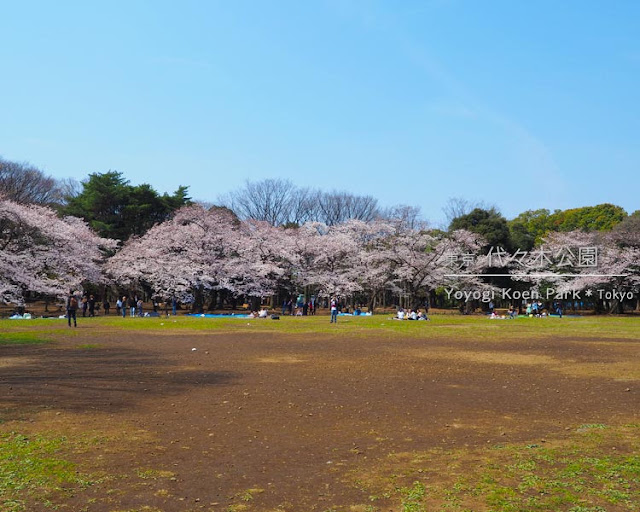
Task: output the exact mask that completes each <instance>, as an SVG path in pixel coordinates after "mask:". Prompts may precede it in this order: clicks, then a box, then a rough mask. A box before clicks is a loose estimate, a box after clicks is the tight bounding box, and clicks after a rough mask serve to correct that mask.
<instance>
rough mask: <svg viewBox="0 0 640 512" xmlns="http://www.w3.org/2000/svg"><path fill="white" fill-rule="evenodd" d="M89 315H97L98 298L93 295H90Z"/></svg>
mask: <svg viewBox="0 0 640 512" xmlns="http://www.w3.org/2000/svg"><path fill="white" fill-rule="evenodd" d="M87 302H88V304H89V316H96V298H95V297H94V296H93V295H89V300H88V301H87Z"/></svg>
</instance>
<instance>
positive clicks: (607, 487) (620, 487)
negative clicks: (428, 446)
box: [354, 424, 640, 512]
mask: <svg viewBox="0 0 640 512" xmlns="http://www.w3.org/2000/svg"><path fill="white" fill-rule="evenodd" d="M584 427H585V425H583V426H581V427H580V428H578V429H577V430H576V431H575V432H574V433H573V434H572V435H571V436H570V439H568V440H566V441H562V442H560V441H558V442H555V443H552V442H549V443H544V444H540V445H538V444H529V445H500V446H495V447H492V448H485V449H478V450H470V449H467V450H433V451H430V452H414V453H403V454H392V455H390V456H389V458H388V460H387V461H386V462H384V463H382V464H381V465H380V469H378V470H375V471H374V472H373V473H370V474H367V475H366V476H363V471H362V470H357V471H356V472H354V475H357V485H354V486H355V487H357V488H358V489H360V490H361V491H362V492H363V493H367V494H369V499H370V500H374V499H375V500H376V501H377V499H379V498H380V497H381V496H385V497H386V496H388V497H389V498H390V500H387V501H388V503H389V504H390V505H391V504H393V503H394V502H395V503H399V504H400V510H402V511H403V512H423V511H427V510H428V511H444V510H455V511H460V512H462V511H469V510H490V511H495V512H498V511H500V512H528V511H532V512H533V511H547V510H554V511H564V512H596V511H602V510H605V511H606V510H612V509H615V510H629V511H635V510H638V503H640V454H639V453H640V436H639V434H640V428H639V427H638V426H637V425H625V426H621V427H617V428H614V427H604V426H601V425H599V424H594V425H588V426H587V428H584ZM603 427H604V428H603ZM594 430H595V431H597V432H598V435H597V436H594V435H591V434H593V431H594ZM354 478H355V476H354ZM392 506H393V505H392Z"/></svg>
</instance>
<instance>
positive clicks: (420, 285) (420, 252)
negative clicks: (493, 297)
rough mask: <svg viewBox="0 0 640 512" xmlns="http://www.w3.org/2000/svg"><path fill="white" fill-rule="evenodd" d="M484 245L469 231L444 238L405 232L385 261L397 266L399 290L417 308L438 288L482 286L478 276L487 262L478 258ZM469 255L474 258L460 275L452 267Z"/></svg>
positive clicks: (393, 242)
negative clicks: (447, 286)
mask: <svg viewBox="0 0 640 512" xmlns="http://www.w3.org/2000/svg"><path fill="white" fill-rule="evenodd" d="M483 243H484V240H483V238H482V237H481V236H479V235H477V234H474V233H471V232H469V231H466V230H457V231H454V232H452V233H450V234H444V233H438V232H434V231H427V230H409V229H404V230H401V231H399V232H397V233H396V234H395V235H394V236H393V237H392V238H391V239H390V244H389V246H388V248H387V250H386V253H385V257H386V258H388V259H389V260H390V261H391V262H392V263H393V273H394V276H395V287H396V290H397V291H398V292H399V293H405V294H406V295H407V296H408V298H409V301H410V303H411V305H412V307H414V308H416V307H419V306H420V305H421V304H422V303H424V301H425V300H426V298H427V297H428V295H429V292H430V291H431V290H432V289H434V288H436V287H438V286H445V285H451V286H454V287H463V286H471V285H475V286H482V285H483V283H482V281H481V280H480V279H479V278H478V277H477V276H476V275H475V274H478V273H480V270H481V269H482V268H483V266H484V264H485V261H486V260H485V259H484V258H477V255H478V254H479V251H480V248H481V247H482V244H483ZM465 255H473V256H474V257H473V258H469V259H468V260H467V261H468V264H467V265H466V267H465V270H464V271H460V270H459V269H456V267H455V266H454V265H452V263H454V262H457V261H459V260H460V258H461V257H463V256H465Z"/></svg>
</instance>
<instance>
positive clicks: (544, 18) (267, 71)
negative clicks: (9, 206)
mask: <svg viewBox="0 0 640 512" xmlns="http://www.w3.org/2000/svg"><path fill="white" fill-rule="evenodd" d="M1 12H2V30H1V31H0V62H1V63H2V69H1V74H2V78H1V79H0V113H1V119H2V121H3V122H2V123H0V155H1V156H2V157H4V158H6V159H10V160H17V161H28V162H31V163H32V164H34V165H36V166H38V167H39V168H41V169H43V170H44V171H46V172H47V173H49V174H52V175H54V176H56V177H61V178H62V177H74V178H76V179H83V178H85V177H86V176H87V175H88V174H89V173H92V172H105V171H107V170H110V169H111V170H118V171H121V172H123V173H124V175H125V176H126V177H127V178H128V179H129V180H131V182H132V183H134V184H137V183H142V182H148V183H151V184H152V185H153V186H154V187H155V188H156V189H158V190H159V191H161V192H164V191H169V192H171V191H173V190H175V189H176V188H177V187H178V185H180V184H184V185H188V186H189V187H190V191H191V195H192V196H193V197H194V198H196V199H202V200H209V201H215V199H216V198H217V197H218V196H219V195H220V194H224V193H226V192H229V191H230V190H233V189H234V188H236V187H238V186H239V185H241V184H242V183H243V182H244V181H245V180H247V179H249V180H259V179H262V178H267V177H282V178H288V179H291V180H292V181H293V182H294V183H296V184H298V185H301V186H314V187H320V188H323V189H325V190H330V189H333V188H335V189H340V190H347V191H351V192H354V193H358V194H370V195H373V196H375V197H377V198H378V199H379V201H380V202H381V203H382V204H383V205H392V204H398V203H404V204H410V205H416V206H420V207H421V208H422V211H423V213H424V215H425V217H427V218H429V219H431V220H432V221H434V222H437V220H438V219H439V218H441V217H442V214H441V208H442V206H443V205H444V203H445V202H446V200H447V199H448V198H449V197H452V196H458V197H464V198H467V199H470V200H484V201H485V202H489V203H495V204H496V205H497V206H498V207H499V208H500V209H501V210H502V212H503V213H504V214H505V215H506V216H507V217H513V216H515V215H516V214H518V213H519V212H521V211H524V210H527V209H535V208H550V209H553V208H563V209H564V208H569V207H577V206H586V205H595V204H598V203H603V202H611V203H615V204H618V205H620V206H622V207H624V208H625V209H627V211H629V212H631V211H633V210H636V209H638V208H640V201H639V200H638V197H639V196H640V193H639V192H640V172H639V171H640V165H639V164H640V101H639V98H640V30H639V29H638V27H639V26H640V25H639V24H640V2H637V1H635V0H629V1H623V0H618V1H616V2H605V1H604V0H603V1H597V2H596V1H589V0H586V1H585V0H582V1H561V2H558V1H556V0H549V1H546V0H536V1H535V2H527V1H513V0H505V1H493V0H486V1H475V0H424V1H410V0H403V1H390V0H389V1H375V0H371V1H364V0H363V1H358V0H344V1H340V0H316V1H301V0H292V1H279V0H264V1H259V0H255V1H243V0H226V1H206V0H202V1H198V2H195V1H180V2H176V1H170V2H169V1H144V2H143V1H126V2H120V1H109V2H101V3H100V4H98V3H97V2H86V1H78V2H67V1H60V2H52V1H41V2H33V1H28V0H24V1H20V2H9V1H5V2H2V9H1Z"/></svg>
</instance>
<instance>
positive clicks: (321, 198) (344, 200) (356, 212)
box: [317, 191, 380, 226]
mask: <svg viewBox="0 0 640 512" xmlns="http://www.w3.org/2000/svg"><path fill="white" fill-rule="evenodd" d="M318 214H319V217H318V219H317V220H319V221H321V222H324V223H325V224H326V225H327V226H333V225H335V224H340V223H341V222H344V221H346V220H349V219H357V220H362V221H365V222H369V221H372V220H374V219H376V218H378V217H379V216H380V210H379V208H378V200H377V199H375V198H374V197H371V196H356V195H353V194H350V193H348V192H336V191H334V192H330V193H320V194H319V195H318Z"/></svg>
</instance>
